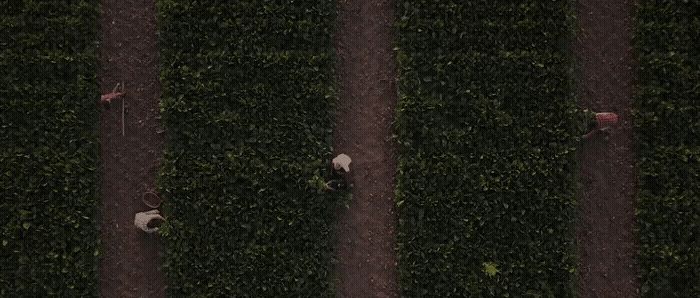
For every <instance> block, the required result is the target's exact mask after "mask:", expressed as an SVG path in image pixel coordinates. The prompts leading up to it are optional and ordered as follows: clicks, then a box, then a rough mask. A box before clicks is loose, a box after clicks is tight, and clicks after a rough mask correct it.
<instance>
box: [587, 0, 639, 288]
mask: <svg viewBox="0 0 700 298" xmlns="http://www.w3.org/2000/svg"><path fill="white" fill-rule="evenodd" d="M576 9H577V15H578V16H577V18H578V22H579V26H580V28H579V32H578V36H577V41H576V43H575V52H576V55H577V60H578V62H577V64H578V75H579V86H578V94H579V102H580V104H581V106H582V107H586V108H589V109H592V110H593V111H596V112H606V111H612V112H615V113H618V114H619V115H620V122H621V125H620V127H619V128H617V129H615V130H613V131H612V132H611V134H610V136H609V140H607V141H606V140H605V138H604V137H603V136H602V135H600V134H598V135H597V136H596V137H594V138H593V139H591V140H589V141H587V142H585V143H584V144H583V146H582V151H581V155H580V163H581V171H580V175H581V179H582V182H583V189H582V193H581V194H582V195H581V196H580V200H579V202H580V207H579V214H580V215H579V216H580V217H579V221H578V225H577V232H576V233H577V239H578V240H577V241H578V254H579V280H578V283H579V296H580V297H636V296H639V290H638V289H639V283H638V281H637V265H636V262H635V259H636V258H635V257H636V251H637V243H636V236H635V234H634V228H635V217H634V207H635V189H636V176H635V168H634V164H635V163H634V162H635V161H634V154H633V149H634V148H633V139H632V124H631V122H630V121H631V114H630V112H631V111H630V109H631V105H632V92H633V89H632V88H633V79H634V71H633V65H634V61H633V56H632V55H633V52H632V12H633V10H634V3H633V1H631V0H578V3H577V7H576Z"/></svg>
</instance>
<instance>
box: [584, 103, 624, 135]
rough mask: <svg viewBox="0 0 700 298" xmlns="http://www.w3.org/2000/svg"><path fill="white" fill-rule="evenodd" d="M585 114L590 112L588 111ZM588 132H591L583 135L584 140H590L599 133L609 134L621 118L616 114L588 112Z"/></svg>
mask: <svg viewBox="0 0 700 298" xmlns="http://www.w3.org/2000/svg"><path fill="white" fill-rule="evenodd" d="M584 112H588V111H587V110H586V111H584ZM588 114H589V115H592V116H589V117H587V118H588V119H587V121H588V123H587V124H588V130H589V132H588V133H586V134H585V135H583V137H582V139H584V140H587V139H590V138H591V137H592V136H593V135H595V134H596V133H598V132H603V133H608V132H609V131H610V129H611V128H612V127H614V126H616V125H617V122H618V120H619V117H618V116H617V114H615V113H593V112H588Z"/></svg>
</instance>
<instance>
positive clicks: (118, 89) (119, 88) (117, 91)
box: [100, 82, 126, 136]
mask: <svg viewBox="0 0 700 298" xmlns="http://www.w3.org/2000/svg"><path fill="white" fill-rule="evenodd" d="M125 95H126V93H125V92H124V83H123V82H122V83H117V85H116V86H114V88H113V89H112V92H111V93H107V94H103V95H102V97H101V98H100V101H101V102H102V103H103V104H109V103H111V102H112V100H114V99H120V98H121V99H122V136H124V135H125V131H124V110H125V108H124V96H125Z"/></svg>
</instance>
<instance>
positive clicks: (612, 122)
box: [595, 113, 619, 129]
mask: <svg viewBox="0 0 700 298" xmlns="http://www.w3.org/2000/svg"><path fill="white" fill-rule="evenodd" d="M595 120H596V122H597V123H598V128H599V129H600V128H607V127H613V126H616V125H617V122H618V121H619V117H618V116H617V114H615V113H597V114H595Z"/></svg>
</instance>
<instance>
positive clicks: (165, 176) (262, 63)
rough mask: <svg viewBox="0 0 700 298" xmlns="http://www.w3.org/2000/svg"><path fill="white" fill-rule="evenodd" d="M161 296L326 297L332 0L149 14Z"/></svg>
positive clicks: (172, 3) (211, 4)
mask: <svg viewBox="0 0 700 298" xmlns="http://www.w3.org/2000/svg"><path fill="white" fill-rule="evenodd" d="M158 11H159V23H160V36H161V40H160V46H161V81H162V84H163V96H162V113H163V115H164V125H165V128H166V129H167V131H168V139H167V150H166V153H165V162H164V167H163V169H162V174H161V182H160V185H161V191H162V193H163V195H164V196H165V198H166V206H165V214H166V216H167V217H168V224H167V226H166V227H165V228H164V230H163V236H164V238H165V240H166V246H167V251H166V265H165V266H166V271H167V274H168V277H169V283H170V287H169V288H170V294H171V295H172V296H194V297H244V296H245V297H275V296H307V295H314V296H331V295H333V293H334V290H333V288H332V285H333V278H332V276H331V269H332V266H331V260H332V244H333V231H332V224H333V220H334V215H333V214H334V210H335V208H336V207H337V203H339V202H340V199H341V198H340V195H337V194H329V193H324V192H322V191H320V189H319V187H318V183H319V182H321V180H320V179H322V178H321V177H322V176H323V175H325V174H326V173H325V171H326V170H327V169H326V168H327V167H326V166H325V162H326V161H327V160H328V159H329V157H331V156H330V153H331V147H330V143H331V133H332V111H333V105H334V102H335V98H336V95H335V94H336V92H335V91H334V89H335V77H334V71H333V68H334V61H335V58H334V50H333V43H332V34H333V32H334V29H335V28H334V26H335V25H334V24H335V0H321V1H319V0H304V1H268V0H244V1H190V0H160V1H158Z"/></svg>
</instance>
